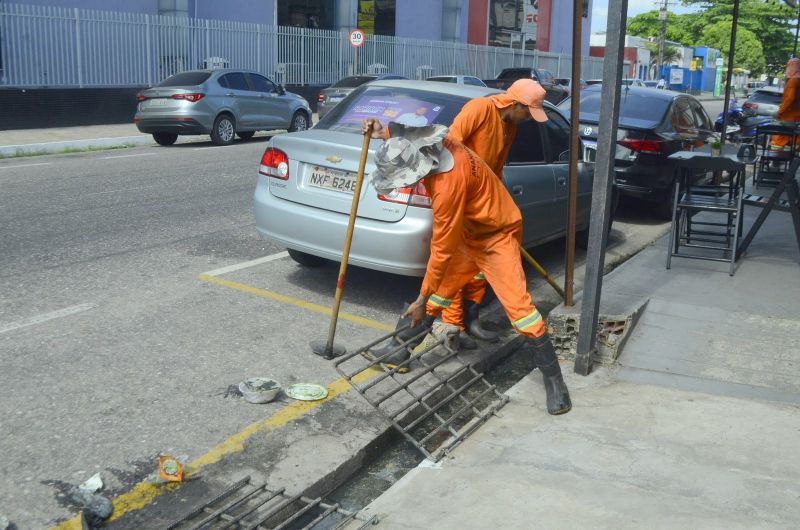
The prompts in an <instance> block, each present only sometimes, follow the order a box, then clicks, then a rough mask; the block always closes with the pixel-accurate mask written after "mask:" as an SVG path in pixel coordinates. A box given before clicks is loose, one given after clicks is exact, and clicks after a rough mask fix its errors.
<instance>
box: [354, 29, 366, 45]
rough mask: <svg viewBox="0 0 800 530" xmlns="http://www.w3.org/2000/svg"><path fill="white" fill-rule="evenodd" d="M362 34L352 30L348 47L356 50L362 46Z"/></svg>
mask: <svg viewBox="0 0 800 530" xmlns="http://www.w3.org/2000/svg"><path fill="white" fill-rule="evenodd" d="M364 40H365V39H364V32H363V31H361V30H360V29H354V30H353V31H351V32H350V45H351V46H353V47H354V48H358V47H360V46H363V45H364Z"/></svg>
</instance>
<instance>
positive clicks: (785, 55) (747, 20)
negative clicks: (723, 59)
mask: <svg viewBox="0 0 800 530" xmlns="http://www.w3.org/2000/svg"><path fill="white" fill-rule="evenodd" d="M683 4H684V5H695V6H698V7H700V9H701V10H700V11H699V12H697V13H691V15H695V16H696V17H697V18H698V20H699V21H700V22H701V25H700V26H698V27H696V28H695V29H698V28H699V29H700V31H698V32H697V33H696V34H698V35H699V34H700V33H702V32H703V31H704V28H707V27H709V26H712V25H714V24H716V23H721V22H727V24H728V26H730V25H731V23H732V20H733V4H734V0H683ZM797 16H798V13H797V9H796V8H791V7H789V6H788V5H786V4H785V3H784V2H782V1H779V0H740V4H739V24H738V25H739V28H738V29H737V33H738V32H739V31H741V28H746V29H747V30H749V31H750V32H751V33H752V34H753V35H754V36H755V37H756V39H757V40H758V41H759V42H760V43H761V49H762V52H763V55H764V63H765V70H766V72H767V73H770V74H771V73H777V72H781V71H783V68H784V67H785V66H786V61H787V60H788V59H789V55H790V54H791V52H792V49H793V47H794V31H793V30H794V24H795V21H796V20H797ZM738 40H739V39H738V38H737V41H738ZM724 51H727V46H725V50H724ZM736 53H737V55H738V54H739V43H738V42H737V51H736ZM737 62H738V61H737Z"/></svg>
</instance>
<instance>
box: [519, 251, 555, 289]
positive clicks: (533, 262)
mask: <svg viewBox="0 0 800 530" xmlns="http://www.w3.org/2000/svg"><path fill="white" fill-rule="evenodd" d="M519 251H520V253H521V254H522V257H524V258H525V261H527V262H528V263H530V264H531V265H533V268H534V269H536V272H538V273H539V274H540V275H541V276H542V278H544V279H545V281H547V283H549V284H550V285H551V286H552V287H553V289H555V290H556V292H557V293H558V294H559V295H560V296H561V299H562V300H563V299H564V289H562V288H561V286H560V285H558V284H557V283H556V281H555V280H554V279H553V278H551V277H550V275H549V274H547V271H546V270H544V267H542V266H541V265H539V262H538V261H536V260H535V259H533V256H531V255H530V254H529V253H528V251H527V250H525V249H524V248H522V247H519Z"/></svg>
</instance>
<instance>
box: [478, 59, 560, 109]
mask: <svg viewBox="0 0 800 530" xmlns="http://www.w3.org/2000/svg"><path fill="white" fill-rule="evenodd" d="M517 79H533V80H534V81H537V82H538V83H539V84H540V85H542V88H544V89H545V91H546V92H547V95H546V96H545V99H546V100H547V101H549V102H550V103H552V104H553V105H557V104H558V103H559V102H560V101H563V100H564V99H565V98H566V97H567V89H566V88H564V87H563V86H561V85H559V84H558V83H557V82H556V78H555V77H553V74H551V73H550V72H549V71H548V70H543V69H541V68H504V69H503V70H502V71H501V72H500V75H498V76H497V79H484V80H483V82H484V84H485V85H486V86H488V87H490V88H499V89H500V90H506V89H507V88H508V87H510V86H511V84H512V83H514V81H516V80H517Z"/></svg>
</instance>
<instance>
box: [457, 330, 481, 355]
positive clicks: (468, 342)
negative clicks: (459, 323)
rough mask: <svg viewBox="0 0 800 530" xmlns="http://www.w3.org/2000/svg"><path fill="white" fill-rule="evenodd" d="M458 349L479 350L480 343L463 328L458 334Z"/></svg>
mask: <svg viewBox="0 0 800 530" xmlns="http://www.w3.org/2000/svg"><path fill="white" fill-rule="evenodd" d="M458 349H459V350H477V349H478V343H477V342H475V340H474V339H473V338H472V337H470V336H469V335H467V332H466V331H464V330H463V329H462V330H461V331H460V332H459V334H458Z"/></svg>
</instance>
